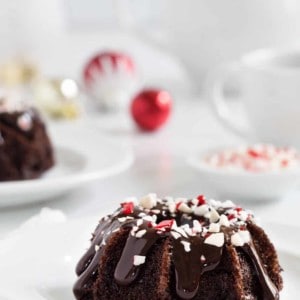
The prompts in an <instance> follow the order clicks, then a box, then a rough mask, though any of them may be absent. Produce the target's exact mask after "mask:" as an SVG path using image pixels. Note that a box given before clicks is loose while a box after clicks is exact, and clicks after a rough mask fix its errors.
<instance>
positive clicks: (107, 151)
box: [0, 122, 133, 207]
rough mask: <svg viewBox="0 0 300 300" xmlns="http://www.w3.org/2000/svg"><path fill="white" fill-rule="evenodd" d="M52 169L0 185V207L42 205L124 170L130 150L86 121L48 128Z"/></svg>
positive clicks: (130, 159) (127, 164)
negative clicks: (39, 174)
mask: <svg viewBox="0 0 300 300" xmlns="http://www.w3.org/2000/svg"><path fill="white" fill-rule="evenodd" d="M50 133H51V137H52V141H53V144H54V151H55V157H56V164H55V166H54V167H53V168H52V169H51V170H49V171H48V172H46V173H45V174H44V175H43V176H42V177H41V178H39V179H34V180H24V181H10V182H1V183H0V207H7V206H15V205H21V204H26V203H30V202H41V201H45V200H49V199H51V198H54V197H57V196H60V195H63V194H66V193H68V192H69V191H71V190H73V189H75V188H78V187H80V186H82V185H84V184H86V183H87V182H90V181H93V180H100V179H103V178H106V177H108V176H111V175H114V174H117V173H119V172H121V171H124V170H125V169H127V168H128V167H129V166H130V165H131V163H132V162H133V154H132V151H131V150H130V149H129V148H128V147H126V146H125V145H124V144H122V143H118V142H116V141H112V140H111V139H108V138H107V137H105V136H103V135H102V134H100V133H99V132H97V131H96V130H95V129H94V128H93V127H92V124H89V125H88V124H86V123H85V122H79V123H70V124H68V123H66V124H58V125H55V126H53V127H51V128H50Z"/></svg>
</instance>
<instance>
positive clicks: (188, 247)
mask: <svg viewBox="0 0 300 300" xmlns="http://www.w3.org/2000/svg"><path fill="white" fill-rule="evenodd" d="M180 243H181V244H182V245H183V247H184V251H185V252H190V251H191V243H190V242H186V241H181V242H180Z"/></svg>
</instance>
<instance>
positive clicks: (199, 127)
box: [0, 100, 300, 238]
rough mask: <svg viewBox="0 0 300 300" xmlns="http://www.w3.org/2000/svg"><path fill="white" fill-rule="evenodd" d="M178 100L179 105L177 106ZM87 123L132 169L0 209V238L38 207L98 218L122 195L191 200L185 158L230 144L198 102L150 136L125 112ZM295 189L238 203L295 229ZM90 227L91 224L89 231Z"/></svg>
mask: <svg viewBox="0 0 300 300" xmlns="http://www.w3.org/2000/svg"><path fill="white" fill-rule="evenodd" d="M183 102H184V103H183ZM87 121H88V122H93V123H96V126H97V128H98V129H99V134H108V135H109V136H111V137H112V138H113V139H119V140H123V141H125V142H127V143H128V144H129V145H130V146H132V148H133V151H134V154H135V162H134V164H133V166H132V167H131V168H130V169H128V170H127V171H125V172H124V173H122V174H119V175H117V176H114V177H112V178H107V179H105V180H103V181H99V182H94V183H91V184H89V185H87V186H86V187H85V188H84V189H80V190H76V191H74V192H73V193H72V194H69V195H68V196H65V197H62V198H59V199H55V200H52V201H48V202H46V203H43V204H32V205H28V206H24V207H16V208H7V209H2V210H1V211H0V225H1V226H0V238H1V237H4V236H5V235H6V234H7V233H9V232H10V231H11V230H13V229H15V228H17V227H18V226H19V225H20V224H21V223H22V222H24V221H25V220H26V219H28V218H29V217H31V216H33V215H34V214H37V213H38V212H39V211H40V209H41V208H42V207H50V208H53V209H60V210H62V211H63V212H64V213H65V214H66V215H67V217H68V218H69V219H73V218H78V217H81V216H82V217H84V216H89V215H90V216H95V215H99V217H100V216H101V215H102V213H103V211H105V212H107V211H109V210H114V209H115V208H116V207H117V205H118V203H119V202H120V201H122V199H124V198H125V197H127V196H141V195H144V194H147V193H149V192H156V193H157V194H158V195H160V196H166V195H173V196H185V197H193V196H196V195H198V194H200V193H202V190H201V182H199V181H198V180H197V171H195V170H194V169H192V168H191V167H189V166H188V165H187V164H186V157H187V155H188V153H189V152H191V151H192V150H194V149H197V148H201V146H202V145H210V144H212V145H213V144H214V143H216V142H218V143H222V142H224V143H225V142H227V143H228V142H230V141H236V140H237V138H236V137H234V136H233V135H231V134H230V133H229V132H227V131H225V130H224V129H223V128H222V127H221V126H220V125H219V124H218V122H217V121H216V120H215V119H214V117H213V116H212V114H211V113H210V110H209V108H208V107H207V105H206V104H205V103H204V102H203V101H200V100H194V101H181V103H176V104H175V105H174V111H173V114H172V117H171V119H170V121H169V122H168V124H167V126H165V127H164V128H162V129H161V130H159V131H157V132H155V133H142V132H139V131H138V130H137V129H136V128H135V126H134V125H133V124H132V121H131V119H130V117H129V115H128V114H126V113H124V114H117V115H116V114H106V115H101V114H98V115H97V114H95V115H94V116H92V117H91V116H90V117H89V119H88V120H87ZM299 199H300V191H294V192H291V193H290V194H289V195H288V196H286V197H285V198H284V199H281V200H280V201H277V202H275V203H274V202H273V203H260V204H253V203H248V204H246V205H245V204H243V206H246V207H247V208H250V209H253V210H254V211H255V214H256V216H258V217H260V218H263V219H264V220H267V221H276V222H279V223H287V224H289V225H298V218H297V215H298V212H299V208H300V200H299ZM93 226H94V224H91V228H93Z"/></svg>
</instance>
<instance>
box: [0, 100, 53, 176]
mask: <svg viewBox="0 0 300 300" xmlns="http://www.w3.org/2000/svg"><path fill="white" fill-rule="evenodd" d="M53 164H54V158H53V149H52V145H51V142H50V140H49V137H48V135H47V132H46V127H45V124H44V122H43V121H42V119H41V117H40V115H39V113H38V112H37V110H35V109H34V108H31V107H29V106H27V105H24V104H22V103H11V102H9V101H7V100H6V99H0V165H1V168H0V181H10V180H23V179H33V178H37V177H39V176H40V175H41V174H43V173H44V172H45V171H46V170H48V169H49V168H51V167H52V166H53Z"/></svg>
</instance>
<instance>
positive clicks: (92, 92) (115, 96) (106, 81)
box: [83, 52, 138, 110]
mask: <svg viewBox="0 0 300 300" xmlns="http://www.w3.org/2000/svg"><path fill="white" fill-rule="evenodd" d="M83 80H84V84H85V89H86V92H87V94H88V95H89V96H90V97H91V98H93V99H94V100H95V101H97V103H98V105H99V106H100V107H102V108H104V109H109V110H115V109H119V108H122V107H127V106H128V104H129V102H130V100H131V98H132V96H133V94H134V93H135V92H136V90H137V85H138V76H137V71H136V66H135V64H134V61H133V60H132V58H131V57H130V56H128V55H126V54H124V53H120V52H102V53H98V54H96V55H95V56H94V57H92V58H91V59H90V60H89V61H88V63H87V64H86V65H85V67H84V70H83Z"/></svg>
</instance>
